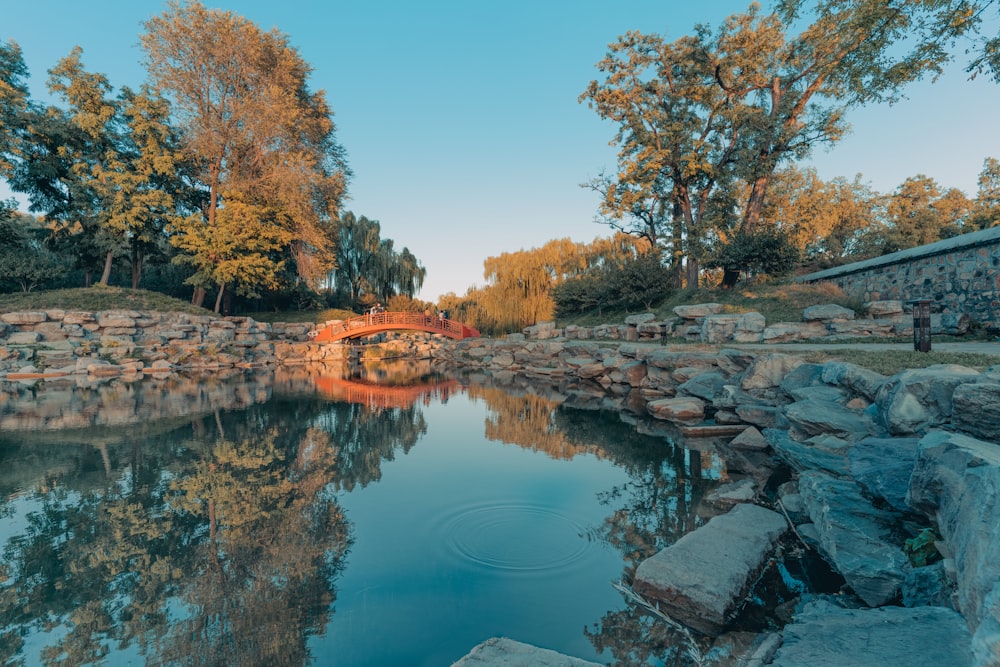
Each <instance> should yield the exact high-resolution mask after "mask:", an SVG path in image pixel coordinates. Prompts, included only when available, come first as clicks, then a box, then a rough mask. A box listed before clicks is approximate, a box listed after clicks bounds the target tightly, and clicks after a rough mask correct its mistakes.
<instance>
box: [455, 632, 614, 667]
mask: <svg viewBox="0 0 1000 667" xmlns="http://www.w3.org/2000/svg"><path fill="white" fill-rule="evenodd" d="M483 665H496V666H497V667H500V666H501V665H502V666H503V667H535V666H537V667H600V665H599V664H598V663H596V662H590V661H588V660H581V659H580V658H573V657H570V656H568V655H563V654H562V653H556V652H555V651H551V650H549V649H545V648H538V647H537V646H532V645H530V644H523V643H521V642H518V641H514V640H513V639H507V638H506V637H493V638H492V639H487V640H486V641H484V642H483V643H482V644H479V645H478V646H476V647H475V648H474V649H472V650H471V651H469V653H468V654H466V656H465V657H463V658H462V659H460V660H459V661H458V662H455V663H452V667H479V666H483Z"/></svg>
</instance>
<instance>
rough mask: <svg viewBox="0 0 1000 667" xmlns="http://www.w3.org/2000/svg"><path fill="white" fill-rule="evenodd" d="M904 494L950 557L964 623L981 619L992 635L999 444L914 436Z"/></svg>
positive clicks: (995, 625)
mask: <svg viewBox="0 0 1000 667" xmlns="http://www.w3.org/2000/svg"><path fill="white" fill-rule="evenodd" d="M908 499H909V503H910V506H911V507H913V508H914V509H915V510H917V511H920V512H923V513H924V514H925V515H927V516H928V517H929V518H930V519H931V520H933V521H934V523H935V525H937V527H938V530H939V531H940V532H941V537H942V538H943V539H944V542H945V544H946V546H947V549H948V551H949V552H950V553H951V554H952V555H953V556H954V560H955V569H956V577H957V580H958V581H957V583H958V603H959V608H960V609H961V610H962V614H963V615H964V616H965V618H966V620H968V622H969V627H970V628H972V629H973V631H976V629H977V628H978V627H979V626H980V624H981V623H982V624H984V625H985V626H986V627H985V628H983V633H984V634H985V635H990V634H993V633H994V632H996V630H997V629H1000V446H998V445H996V444H994V443H991V442H986V441H983V440H977V439H976V438H971V437H969V436H967V435H962V434H960V433H950V432H946V431H936V430H935V431H931V432H929V433H928V434H927V435H925V436H924V437H923V438H921V439H920V445H919V448H918V450H917V461H916V464H915V466H914V468H913V475H912V476H911V477H910V490H909V496H908ZM976 634H977V636H980V635H979V634H978V632H977V633H976ZM996 638H997V639H1000V634H998V635H997V636H996Z"/></svg>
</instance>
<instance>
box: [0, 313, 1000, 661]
mask: <svg viewBox="0 0 1000 667" xmlns="http://www.w3.org/2000/svg"><path fill="white" fill-rule="evenodd" d="M0 321H2V323H3V324H2V325H0V339H2V340H0V379H4V380H6V381H8V382H11V381H20V382H26V383H31V382H36V381H38V380H45V381H50V380H51V381H58V382H65V381H71V382H74V383H76V384H77V385H80V384H83V385H87V384H89V383H93V384H100V383H103V382H106V381H107V380H108V379H109V378H121V379H123V380H126V381H133V380H139V379H142V378H143V377H146V376H149V375H152V376H154V377H169V376H171V375H172V374H176V373H179V372H219V371H222V370H225V369H254V368H273V367H279V368H281V367H295V366H301V365H305V364H343V363H345V362H346V361H348V360H350V359H351V358H352V355H357V354H359V352H358V348H356V347H352V346H346V345H340V344H327V345H323V344H316V343H311V342H309V336H308V334H309V331H310V330H311V329H312V325H308V324H296V325H278V324H275V325H268V324H264V323H258V322H255V321H253V320H251V319H249V318H221V319H220V318H211V317H199V316H190V315H181V314H160V313H138V312H134V311H107V312H102V313H79V312H65V311H51V310H50V311H32V312H27V313H8V314H4V315H2V316H0ZM640 324H641V323H635V324H626V325H623V326H624V329H621V328H619V334H620V335H619V336H618V338H619V340H617V341H610V342H609V341H593V340H585V339H584V340H581V339H580V338H579V336H577V338H566V337H565V334H566V332H565V331H560V332H559V334H560V336H559V337H555V338H552V337H549V333H545V334H544V335H542V336H541V338H542V339H541V340H539V339H533V338H530V337H528V336H524V335H515V336H510V337H508V338H506V339H502V340H489V339H469V340H464V341H457V342H455V341H440V340H429V339H427V338H426V337H416V338H407V339H398V340H393V341H389V342H387V343H385V344H384V345H382V346H379V348H378V349H380V350H381V352H380V354H382V355H400V356H422V357H431V358H433V359H434V360H435V362H436V363H440V364H442V365H447V366H451V367H456V368H457V367H460V368H463V369H473V370H480V371H483V372H488V373H489V374H490V375H492V376H494V377H495V378H497V379H498V380H499V381H501V382H503V381H505V380H506V381H512V380H513V379H515V378H516V379H529V380H536V381H544V382H546V383H549V384H553V385H556V386H558V388H559V391H560V392H565V393H566V394H567V395H571V396H577V397H582V398H583V399H586V400H592V401H597V402H599V403H600V404H601V405H602V406H605V407H611V408H615V409H619V410H628V411H631V412H633V413H638V414H646V415H647V416H648V417H649V418H650V419H652V420H655V421H656V422H659V423H663V424H664V425H665V426H669V427H670V428H673V429H676V431H677V432H678V433H679V434H680V435H681V436H683V435H685V434H691V435H694V434H697V435H698V436H706V435H714V436H716V439H717V440H718V442H719V444H718V451H719V454H720V456H722V457H723V458H724V459H725V460H726V465H727V467H728V470H729V472H730V478H731V482H730V483H729V484H728V485H727V486H726V487H725V488H722V489H719V490H718V491H717V492H716V496H717V498H716V503H717V507H718V508H719V516H718V517H717V518H714V519H712V520H710V521H709V522H708V523H707V524H705V525H704V526H703V527H701V528H699V529H697V530H696V531H694V532H693V533H690V534H689V535H687V536H685V537H684V538H682V539H681V540H678V542H677V543H675V544H674V545H670V546H669V547H667V548H666V549H664V550H663V551H662V552H661V553H659V554H657V555H656V556H655V557H654V558H655V559H656V561H655V562H652V561H653V560H654V559H649V560H650V561H651V562H650V564H649V566H646V567H643V566H640V569H639V571H637V574H636V580H635V581H633V582H630V583H631V584H632V587H633V590H634V591H635V592H636V593H637V594H641V595H643V596H644V597H645V598H646V599H647V600H648V601H649V602H650V603H651V604H653V605H655V606H657V607H659V609H660V610H661V611H662V612H663V613H665V614H666V615H668V616H669V617H671V618H674V619H677V620H680V621H682V622H684V623H685V624H686V625H688V626H689V627H693V628H695V629H696V630H697V631H698V632H700V633H702V634H704V635H707V636H710V637H714V636H716V635H717V634H720V633H724V631H725V629H726V624H727V623H728V622H729V621H730V620H731V617H732V614H733V610H734V607H735V606H736V604H737V603H738V602H739V601H740V599H741V597H742V596H743V595H745V594H746V592H747V588H748V586H749V582H751V581H752V580H753V579H754V577H755V576H756V573H757V572H758V571H759V570H760V569H761V567H762V566H763V560H765V559H766V554H767V551H768V548H769V547H768V545H769V544H773V542H774V540H776V539H777V538H778V536H780V534H781V533H784V532H785V530H790V529H794V531H795V534H796V535H798V536H800V537H801V539H803V540H804V541H805V542H806V543H808V544H810V545H811V547H812V548H815V549H817V550H818V552H819V553H820V554H822V555H823V557H824V558H825V559H826V560H827V561H828V562H829V563H830V564H831V565H832V566H833V568H834V569H835V570H836V571H837V572H839V573H840V575H841V576H843V578H844V580H845V581H846V582H847V587H848V588H847V589H846V590H845V591H844V592H843V594H841V595H837V596H804V598H803V600H802V601H801V603H800V604H799V606H798V608H797V609H796V611H795V613H794V615H793V617H792V619H791V621H790V622H789V623H788V624H787V625H785V627H784V628H783V629H782V630H781V631H780V632H774V633H766V634H762V635H760V636H758V637H756V638H754V640H753V641H752V642H750V643H749V645H748V646H745V647H744V649H742V652H740V654H739V656H737V655H735V654H732V655H730V656H729V662H727V663H725V664H760V665H768V664H770V665H783V666H786V667H788V666H793V665H816V664H872V665H875V664H878V665H880V666H884V665H887V664H914V665H920V664H928V665H930V664H935V665H937V664H949V665H951V664H954V665H964V664H968V665H976V666H977V667H981V666H985V665H998V664H1000V504H998V503H997V498H998V496H1000V445H998V444H997V443H998V442H1000V426H998V424H1000V420H998V419H997V417H1000V367H996V368H990V369H987V370H986V371H984V372H978V371H976V370H973V369H969V368H964V367H960V366H937V367H931V368H928V369H921V370H910V371H905V372H903V373H899V374H897V375H894V376H892V377H885V376H881V375H879V374H877V373H874V372H872V371H869V370H866V369H863V368H860V367H857V366H853V365H851V364H846V363H841V362H829V363H825V364H813V363H806V362H804V361H803V360H802V359H800V358H798V357H796V356H794V355H788V354H775V353H768V352H748V351H741V350H735V349H725V348H724V347H722V348H708V347H704V348H700V347H698V346H690V345H676V346H667V345H663V344H661V343H660V342H638V341H637V342H629V341H627V340H626V342H622V339H627V338H629V337H631V333H630V329H632V328H634V329H635V332H636V338H638V337H639V336H638V332H639V326H640ZM692 326H694V325H692ZM700 326H701V327H702V328H701V329H700V331H701V330H705V331H707V330H710V328H706V327H705V325H704V320H703V322H702V324H701V325H700ZM543 329H544V331H546V332H549V331H550V328H549V327H545V328H543ZM551 330H552V331H554V328H553V329H551ZM735 330H736V329H734V331H735ZM537 332H538V330H535V331H528V332H527V333H528V334H529V336H530V335H531V334H533V333H537ZM576 333H577V334H578V333H579V332H576ZM622 333H624V335H621V334H622ZM699 336H700V334H699ZM661 340H662V339H661ZM369 349H375V348H369ZM735 434H738V435H735ZM734 435H735V437H734ZM779 468H784V469H791V470H792V471H794V476H793V479H792V480H791V481H790V482H786V483H783V484H781V485H780V486H777V492H776V493H771V489H772V487H774V486H775V485H774V484H773V481H774V477H773V475H774V474H775V471H776V470H778V469H779ZM750 506H759V508H758V509H759V511H756V510H755V511H752V512H749V513H748V512H747V507H750ZM727 517H728V518H727ZM734 517H735V518H736V519H737V520H735V521H734V520H733V518H734ZM733 526H738V527H739V530H740V531H743V532H746V533H747V535H746V539H748V540H749V542H748V544H754V545H760V546H757V547H754V548H753V549H744V550H742V551H741V553H742V555H743V557H741V558H739V559H736V558H730V559H722V560H721V561H720V560H719V559H711V558H707V557H705V555H707V554H712V553H715V552H718V551H719V549H720V545H722V544H727V543H728V542H727V540H729V536H730V535H731V534H732V530H733V529H734V528H733ZM779 527H780V529H779ZM918 537H919V538H921V539H922V540H923V541H922V542H921V543H920V544H921V545H922V546H923V547H925V553H924V554H923V556H924V557H926V560H925V561H918V560H916V559H915V558H914V553H915V550H916V547H914V546H913V545H914V543H913V542H911V543H910V545H909V546H908V545H907V542H906V540H907V539H909V540H915V539H917V538H918ZM751 552H752V553H753V554H754V556H753V557H752V558H750V557H747V554H748V553H751ZM699 554H701V556H699ZM699 558H701V560H699ZM698 562H703V563H704V564H705V565H704V569H703V570H701V571H698V570H697V563H698ZM677 563H682V564H683V565H684V567H683V568H677V567H675V565H676V564H677ZM719 563H722V565H720V564H719ZM643 565H646V564H645V563H644V564H643ZM720 568H730V569H727V570H725V571H722V570H721V569H720ZM678 572H681V573H682V575H683V576H684V577H691V576H696V578H697V579H698V582H699V584H698V586H691V585H690V582H686V581H684V580H682V578H680V577H681V574H678ZM723 575H724V576H723ZM942 629H944V630H942ZM740 660H742V661H743V662H740ZM753 661H756V662H753ZM717 664H722V663H721V662H720V663H717Z"/></svg>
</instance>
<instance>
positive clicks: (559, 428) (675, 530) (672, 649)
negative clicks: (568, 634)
mask: <svg viewBox="0 0 1000 667" xmlns="http://www.w3.org/2000/svg"><path fill="white" fill-rule="evenodd" d="M470 393H472V392H471V391H470ZM476 393H477V394H478V395H480V396H482V397H483V398H484V400H486V402H487V404H488V405H489V407H490V409H491V410H493V411H494V412H495V414H496V416H495V418H493V419H490V420H488V421H487V425H486V428H487V437H491V438H495V439H499V440H503V441H504V442H514V443H518V444H522V445H523V446H526V447H529V448H531V449H535V450H541V451H545V452H547V453H548V454H549V455H550V456H553V457H554V458H571V457H572V456H575V455H577V454H582V453H593V454H594V455H596V456H599V457H602V458H608V459H611V460H612V461H614V462H615V464H617V465H618V466H620V467H621V468H622V469H624V470H625V471H627V472H628V476H629V479H628V481H626V482H624V483H623V484H620V485H618V486H615V487H613V488H611V489H608V490H607V491H605V492H604V493H602V494H600V500H601V502H602V503H604V504H605V505H607V506H608V507H609V508H610V510H611V512H610V514H609V515H608V516H607V517H606V518H605V520H604V524H603V526H602V531H601V532H602V537H603V539H604V541H605V542H606V543H608V544H610V545H612V546H613V547H614V548H615V549H617V550H618V551H619V552H620V553H621V554H622V556H623V560H624V569H623V572H622V581H623V582H625V583H626V584H628V585H631V583H632V581H633V578H634V575H635V569H636V568H637V567H638V565H639V563H640V562H642V561H643V560H645V559H646V558H649V557H650V556H652V555H654V554H655V553H656V552H657V551H659V550H660V549H662V548H663V547H665V546H666V545H668V544H672V543H673V542H675V541H676V540H677V539H679V538H680V537H681V536H683V535H684V534H686V533H688V532H690V531H691V530H694V528H696V527H697V526H698V525H699V524H700V523H701V521H702V519H701V517H700V516H699V515H698V512H697V509H698V507H699V503H700V501H701V500H702V498H703V497H704V495H705V493H706V492H707V491H709V490H710V489H711V488H712V487H713V486H714V485H715V484H716V482H715V481H714V480H712V479H710V478H709V477H706V476H704V475H702V470H701V454H700V453H699V452H697V451H695V450H687V449H684V448H683V447H680V446H678V445H676V444H675V443H673V442H671V441H670V440H669V439H666V438H662V437H652V436H648V435H643V434H641V433H639V432H638V431H637V430H636V428H635V426H634V425H632V424H627V423H625V422H623V421H622V420H621V419H620V418H619V415H618V414H617V413H616V414H608V413H602V412H597V411H584V410H574V409H569V408H566V407H562V406H560V405H559V404H558V403H557V402H555V401H547V400H545V399H542V398H541V397H538V396H533V395H529V396H524V397H518V396H513V395H511V394H508V393H505V392H501V391H499V390H488V389H483V390H477V392H476ZM598 443H599V444H598ZM584 632H585V634H586V636H587V637H588V639H589V640H590V641H591V643H592V644H593V645H594V648H595V649H597V650H598V651H599V652H602V653H603V652H605V651H607V652H610V653H611V655H613V656H614V659H615V664H616V665H646V664H649V662H648V661H650V660H651V659H654V658H655V659H656V660H659V661H662V662H663V664H675V665H684V664H690V663H689V660H690V658H689V650H690V649H691V646H689V644H688V637H687V636H685V635H684V634H683V633H681V632H678V631H677V630H675V629H674V628H672V627H671V626H670V625H668V624H666V623H664V622H662V621H660V620H658V619H656V618H654V617H653V616H651V615H650V614H648V613H647V612H645V611H644V610H643V609H641V608H639V607H636V606H634V605H633V606H629V607H626V608H625V609H622V610H615V611H609V612H608V613H607V614H605V615H604V617H603V618H602V619H601V620H600V621H599V622H598V623H597V624H596V625H595V627H594V628H593V629H586V630H585V631H584Z"/></svg>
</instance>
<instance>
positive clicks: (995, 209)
mask: <svg viewBox="0 0 1000 667" xmlns="http://www.w3.org/2000/svg"><path fill="white" fill-rule="evenodd" d="M978 183H979V189H978V191H977V193H976V201H975V203H974V204H973V214H972V220H971V222H972V224H973V225H974V226H975V227H978V228H979V229H986V228H987V227H996V226H997V225H1000V160H998V159H996V158H995V157H988V158H986V159H985V160H983V170H982V171H981V172H979V181H978Z"/></svg>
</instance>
